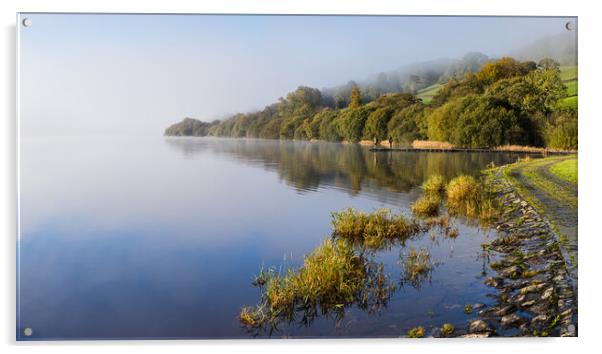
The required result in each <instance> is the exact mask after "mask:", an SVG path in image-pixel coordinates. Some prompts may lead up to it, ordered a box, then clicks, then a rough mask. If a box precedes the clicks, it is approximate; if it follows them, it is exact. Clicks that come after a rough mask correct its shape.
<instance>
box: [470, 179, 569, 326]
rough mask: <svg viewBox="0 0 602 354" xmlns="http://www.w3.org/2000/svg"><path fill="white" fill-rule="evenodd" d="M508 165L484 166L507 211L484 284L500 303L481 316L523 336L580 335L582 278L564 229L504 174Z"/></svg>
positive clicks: (499, 224) (491, 245)
mask: <svg viewBox="0 0 602 354" xmlns="http://www.w3.org/2000/svg"><path fill="white" fill-rule="evenodd" d="M503 168H504V167H500V168H495V169H492V170H487V171H485V172H486V174H487V177H486V181H485V183H486V184H487V185H488V187H490V188H491V189H492V190H493V191H494V192H495V194H496V195H497V198H498V200H499V201H500V203H501V205H502V208H503V214H502V216H501V218H500V220H498V221H497V222H496V223H494V225H493V227H494V228H495V229H496V230H497V231H498V235H497V237H496V239H495V240H493V241H492V242H490V243H489V244H484V245H483V249H484V252H487V254H488V255H489V256H491V257H492V258H495V259H497V261H495V262H493V263H490V268H491V269H492V270H493V272H495V273H496V275H494V276H489V277H488V278H487V279H486V280H485V284H487V285H488V286H491V287H493V288H495V289H496V291H497V301H498V304H497V305H496V306H494V307H493V308H489V309H485V310H482V311H480V312H479V317H480V318H482V319H484V320H486V321H489V322H494V323H496V324H499V325H500V326H501V327H502V328H517V329H518V332H519V334H518V335H520V336H555V335H556V336H558V335H559V336H561V337H574V336H577V280H576V279H572V278H571V274H570V272H569V271H568V270H567V264H568V263H567V260H566V259H565V257H566V255H565V254H564V253H563V252H562V247H561V241H560V237H559V235H557V234H556V232H554V230H553V227H552V226H551V224H550V222H549V221H548V220H547V219H546V218H545V217H544V216H542V215H541V214H540V212H539V211H538V210H537V209H536V207H534V206H533V205H531V204H530V203H529V202H528V201H527V200H525V198H524V197H523V196H521V194H520V193H519V191H517V190H516V188H515V187H514V186H513V185H512V184H511V183H510V182H509V181H508V180H507V179H506V178H505V176H504V174H503Z"/></svg>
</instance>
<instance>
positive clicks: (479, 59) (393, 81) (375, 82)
mask: <svg viewBox="0 0 602 354" xmlns="http://www.w3.org/2000/svg"><path fill="white" fill-rule="evenodd" d="M489 60H490V59H489V57H488V56H487V55H485V54H483V53H479V52H471V53H467V54H466V55H464V56H463V57H462V58H459V59H436V60H430V61H424V62H417V63H413V64H409V65H406V66H404V67H401V68H399V69H397V70H393V71H389V72H381V73H379V74H377V75H375V76H374V77H372V78H369V79H366V80H362V81H357V82H356V81H349V82H348V83H346V84H344V85H340V86H335V87H331V88H323V89H322V90H321V93H322V97H323V99H324V101H325V102H326V104H327V105H328V106H331V107H334V108H344V107H346V106H347V105H348V104H349V99H350V97H351V89H352V88H353V87H354V86H358V87H359V88H360V89H361V91H362V101H364V102H369V101H373V100H375V99H376V98H378V97H380V96H381V95H383V94H387V93H395V92H405V93H412V94H416V93H418V91H420V90H422V89H424V88H426V87H429V86H431V85H434V84H437V83H445V82H447V81H448V80H449V79H451V78H456V79H461V78H462V77H464V74H465V73H468V72H476V71H479V70H480V69H481V67H482V66H483V65H484V64H485V63H486V62H488V61H489Z"/></svg>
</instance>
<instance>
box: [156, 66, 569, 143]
mask: <svg viewBox="0 0 602 354" xmlns="http://www.w3.org/2000/svg"><path fill="white" fill-rule="evenodd" d="M564 95H566V87H565V85H564V84H563V82H562V80H561V78H560V69H559V65H558V63H556V62H555V61H553V60H551V59H542V60H541V61H539V62H538V63H535V62H533V61H523V62H521V61H518V60H515V59H513V58H510V57H504V58H501V59H499V60H497V61H490V62H487V63H486V64H484V65H482V66H481V69H480V70H478V71H475V72H466V73H464V76H463V77H462V78H461V79H458V78H454V77H452V78H450V79H449V80H448V81H447V82H446V83H445V84H444V85H443V86H442V87H441V89H440V90H439V91H438V93H437V94H436V95H435V96H434V97H433V100H432V102H431V103H430V104H425V103H423V102H422V101H421V100H420V99H419V98H417V97H416V96H415V95H414V94H412V93H406V92H394V93H386V94H381V95H380V96H379V97H377V98H374V99H366V97H365V96H364V95H362V93H361V91H360V88H359V87H358V86H357V85H354V86H353V87H352V88H351V93H350V95H349V99H348V100H347V101H345V102H344V104H341V102H336V103H333V102H332V99H330V98H329V97H325V96H324V95H323V94H322V92H321V91H320V90H318V89H315V88H311V87H305V86H301V87H299V88H298V89H297V90H295V91H294V92H291V93H289V94H288V95H287V96H286V97H285V98H280V99H279V100H278V102H276V103H274V104H271V105H269V106H267V107H265V108H264V109H263V110H261V111H257V112H251V113H239V114H236V115H234V116H232V117H230V118H228V119H226V120H223V121H214V122H212V123H207V125H203V126H202V128H201V126H198V130H199V131H200V133H199V134H179V133H178V129H177V124H176V125H174V126H172V127H170V128H168V131H166V135H213V136H224V137H225V136H227V137H254V138H266V139H296V140H311V139H319V140H326V141H348V142H358V141H360V140H380V141H382V140H386V139H389V138H392V139H393V140H394V141H395V142H396V143H401V144H407V143H410V142H412V141H413V140H435V141H447V142H450V143H452V144H454V145H456V146H461V147H472V148H476V147H493V146H500V145H506V144H511V145H530V146H547V147H551V148H560V149H576V148H577V112H576V110H574V109H567V108H564V109H561V108H558V107H557V103H558V101H559V99H561V98H562V97H563V96H564ZM182 123H183V122H182ZM187 124H188V125H191V124H192V123H191V122H190V121H188V122H187ZM174 131H175V132H176V133H175V134H174ZM201 131H202V132H201ZM169 132H171V134H168V133H169Z"/></svg>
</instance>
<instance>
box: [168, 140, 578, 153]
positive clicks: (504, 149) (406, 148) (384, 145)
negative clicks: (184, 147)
mask: <svg viewBox="0 0 602 354" xmlns="http://www.w3.org/2000/svg"><path fill="white" fill-rule="evenodd" d="M163 137H164V138H168V139H172V138H176V139H177V138H214V139H240V140H261V141H290V142H307V143H329V144H341V145H359V146H363V147H368V146H372V147H371V148H369V151H371V152H450V153H451V152H453V153H455V152H483V153H491V152H501V153H512V154H541V155H544V156H545V155H571V154H578V153H579V152H578V150H558V149H548V148H539V147H532V146H518V145H516V146H515V145H511V146H498V147H492V148H460V147H448V148H436V147H432V148H429V147H416V148H415V147H412V146H411V144H408V145H400V144H399V143H393V146H394V147H393V148H389V147H388V145H389V144H388V142H385V141H381V142H380V143H379V147H375V146H374V142H372V141H371V140H360V141H358V142H357V143H353V142H349V141H346V140H342V141H328V140H320V139H310V140H299V139H268V138H252V137H231V136H214V135H203V136H200V135H163Z"/></svg>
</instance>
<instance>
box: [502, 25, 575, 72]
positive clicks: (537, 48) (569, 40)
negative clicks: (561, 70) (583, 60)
mask: <svg viewBox="0 0 602 354" xmlns="http://www.w3.org/2000/svg"><path fill="white" fill-rule="evenodd" d="M511 55H512V56H513V57H515V58H517V59H520V60H533V61H535V62H538V61H539V60H541V59H543V58H552V59H554V60H556V61H557V62H558V63H560V65H567V66H573V65H577V36H576V33H575V32H574V31H563V32H560V33H558V34H555V35H552V36H547V37H543V38H540V39H538V40H536V41H534V42H533V43H531V44H529V45H527V46H525V47H522V48H519V49H518V50H516V51H515V52H513V53H511Z"/></svg>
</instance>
